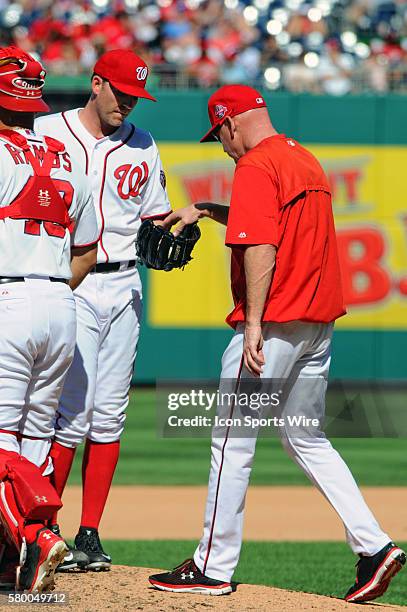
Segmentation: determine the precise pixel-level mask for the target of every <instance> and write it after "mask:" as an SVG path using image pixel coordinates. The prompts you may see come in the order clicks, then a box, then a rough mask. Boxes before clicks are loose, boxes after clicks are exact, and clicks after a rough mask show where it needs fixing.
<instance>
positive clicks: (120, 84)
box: [93, 49, 156, 102]
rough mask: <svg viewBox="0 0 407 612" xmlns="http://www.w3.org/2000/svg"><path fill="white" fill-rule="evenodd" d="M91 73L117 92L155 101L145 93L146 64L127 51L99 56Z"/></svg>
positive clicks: (108, 52) (117, 51) (118, 50)
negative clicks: (105, 81)
mask: <svg viewBox="0 0 407 612" xmlns="http://www.w3.org/2000/svg"><path fill="white" fill-rule="evenodd" d="M93 72H94V73H95V74H97V75H99V76H101V77H102V78H104V79H106V80H107V81H109V83H111V84H112V85H113V87H115V88H116V89H118V90H119V91H122V92H123V93H125V94H128V95H129V96H134V97H136V98H147V99H148V100H153V101H154V102H156V99H155V98H153V96H152V95H151V94H149V93H148V91H146V89H145V86H146V81H147V76H148V67H147V64H146V63H145V62H144V61H143V60H142V59H141V57H139V56H138V55H136V54H135V53H134V52H133V51H130V50H129V49H114V50H113V51H107V52H106V53H104V54H103V55H101V56H100V58H99V59H98V61H97V62H96V64H95V67H94V68H93Z"/></svg>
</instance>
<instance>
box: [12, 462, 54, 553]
mask: <svg viewBox="0 0 407 612" xmlns="http://www.w3.org/2000/svg"><path fill="white" fill-rule="evenodd" d="M61 506H62V502H61V499H60V497H59V496H58V495H57V493H56V491H55V489H54V488H53V487H52V485H51V484H50V483H49V481H48V479H47V478H45V477H44V476H42V474H41V470H40V469H39V468H38V467H37V466H35V465H34V464H33V463H31V462H30V461H28V460H27V459H25V458H24V457H22V456H21V455H18V454H17V453H12V452H8V451H3V450H0V519H1V521H2V523H3V525H4V528H5V530H6V531H7V533H8V535H9V537H10V539H11V540H12V542H14V544H15V545H16V546H17V548H18V549H20V548H21V543H22V541H23V538H24V524H25V522H26V521H34V522H37V521H38V522H41V523H42V522H45V521H47V520H48V519H50V518H51V516H52V514H53V513H54V512H55V511H56V510H59V508H61Z"/></svg>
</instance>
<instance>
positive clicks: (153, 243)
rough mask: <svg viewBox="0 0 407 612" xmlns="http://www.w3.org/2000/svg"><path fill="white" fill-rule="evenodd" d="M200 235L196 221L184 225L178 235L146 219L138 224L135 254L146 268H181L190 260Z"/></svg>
mask: <svg viewBox="0 0 407 612" xmlns="http://www.w3.org/2000/svg"><path fill="white" fill-rule="evenodd" d="M200 237H201V231H200V229H199V227H198V225H197V224H196V223H193V224H192V225H186V226H185V227H184V229H183V230H182V232H181V233H180V235H179V236H174V234H172V233H171V232H170V231H169V230H165V229H164V228H162V227H161V226H159V225H154V223H153V222H152V221H151V220H149V219H147V220H146V221H143V223H142V224H141V225H140V229H139V231H138V234H137V240H136V254H137V257H138V258H139V260H140V262H141V263H142V264H144V265H145V266H146V267H147V268H153V269H154V270H165V271H166V272H169V271H170V270H173V269H174V268H183V267H184V266H185V265H186V264H187V263H188V262H189V261H191V259H192V257H191V253H192V249H193V248H194V246H195V244H196V243H197V242H198V240H199V238H200Z"/></svg>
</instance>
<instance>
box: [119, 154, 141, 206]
mask: <svg viewBox="0 0 407 612" xmlns="http://www.w3.org/2000/svg"><path fill="white" fill-rule="evenodd" d="M148 174H149V172H148V166H147V164H146V162H142V163H141V165H140V166H134V167H132V166H131V164H123V165H122V166H119V167H118V168H116V170H115V171H114V176H115V178H117V180H118V181H119V184H118V185H117V191H118V194H119V196H120V197H121V198H122V200H128V199H129V198H135V197H136V196H138V195H140V191H141V189H142V187H143V186H144V185H145V184H146V182H147V179H148Z"/></svg>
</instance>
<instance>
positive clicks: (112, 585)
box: [0, 566, 407, 612]
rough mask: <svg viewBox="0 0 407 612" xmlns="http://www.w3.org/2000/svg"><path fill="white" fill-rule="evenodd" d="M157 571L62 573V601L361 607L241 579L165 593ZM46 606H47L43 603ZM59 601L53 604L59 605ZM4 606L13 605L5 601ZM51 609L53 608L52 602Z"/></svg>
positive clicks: (74, 606) (164, 610) (178, 606)
mask: <svg viewBox="0 0 407 612" xmlns="http://www.w3.org/2000/svg"><path fill="white" fill-rule="evenodd" d="M155 571H157V570H149V569H146V568H140V567H124V566H114V567H113V569H112V571H110V572H103V573H92V572H88V573H75V574H69V575H68V574H65V575H64V574H58V577H57V589H56V590H57V592H58V593H61V592H65V593H67V594H68V596H69V605H64V606H62V610H63V611H64V612H68V611H71V610H72V611H74V612H95V611H102V610H109V611H116V610H117V611H121V610H146V611H148V612H189V611H191V610H193V611H195V612H208V611H210V610H220V611H225V612H226V611H227V610H232V611H236V612H237V611H239V612H246V611H247V612H249V611H253V612H257V611H258V610H261V611H266V610H267V611H268V612H273V611H275V612H285V611H299V610H312V611H313V612H317V611H321V612H341V611H346V610H349V612H350V611H353V612H355V611H356V609H359V608H358V606H355V604H347V603H345V602H344V601H342V600H340V599H333V598H329V597H323V596H321V595H311V594H309V593H296V592H293V591H284V590H283V589H276V588H271V587H265V586H254V585H248V584H242V585H240V586H238V587H237V590H236V592H235V593H232V594H231V595H225V596H220V597H208V596H204V595H189V594H181V593H180V594H177V593H163V592H162V591H157V590H155V589H153V588H149V586H148V582H147V577H148V576H149V574H151V573H154V572H155ZM41 607H42V606H41ZM56 607H57V608H59V606H55V605H54V609H55V608H56ZM0 609H1V610H6V609H7V610H10V607H9V606H7V607H5V606H3V605H0ZM22 609H23V610H24V611H25V612H27V611H32V612H38V609H39V606H38V605H37V606H32V605H24V606H23V608H22ZM47 609H48V610H49V609H50V608H49V607H48V606H47ZM397 610H399V611H402V612H405V611H406V610H407V608H405V607H401V606H390V605H386V604H380V603H377V604H366V605H364V606H363V612H373V611H374V612H385V611H393V612H396V611H397Z"/></svg>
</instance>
